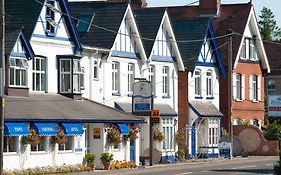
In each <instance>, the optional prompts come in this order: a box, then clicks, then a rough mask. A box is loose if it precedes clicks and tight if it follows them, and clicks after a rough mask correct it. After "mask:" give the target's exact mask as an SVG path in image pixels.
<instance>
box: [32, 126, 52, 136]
mask: <svg viewBox="0 0 281 175" xmlns="http://www.w3.org/2000/svg"><path fill="white" fill-rule="evenodd" d="M31 127H32V128H33V129H35V130H36V132H37V134H38V135H39V136H53V135H57V128H56V124H54V123H33V124H32V125H31Z"/></svg>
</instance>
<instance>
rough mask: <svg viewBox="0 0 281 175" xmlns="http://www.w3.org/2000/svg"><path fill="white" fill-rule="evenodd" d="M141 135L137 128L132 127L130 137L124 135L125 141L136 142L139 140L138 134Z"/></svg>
mask: <svg viewBox="0 0 281 175" xmlns="http://www.w3.org/2000/svg"><path fill="white" fill-rule="evenodd" d="M138 133H139V130H138V128H137V127H135V126H130V127H129V134H128V135H124V140H125V141H127V140H129V139H130V140H135V139H137V138H138V136H137V134H138Z"/></svg>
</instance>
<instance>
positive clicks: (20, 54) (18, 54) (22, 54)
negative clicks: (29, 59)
mask: <svg viewBox="0 0 281 175" xmlns="http://www.w3.org/2000/svg"><path fill="white" fill-rule="evenodd" d="M10 56H14V57H26V55H25V54H24V53H19V52H11V53H10Z"/></svg>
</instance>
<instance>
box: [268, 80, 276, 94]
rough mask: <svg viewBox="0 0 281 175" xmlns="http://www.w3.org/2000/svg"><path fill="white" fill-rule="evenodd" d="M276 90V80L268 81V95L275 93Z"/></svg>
mask: <svg viewBox="0 0 281 175" xmlns="http://www.w3.org/2000/svg"><path fill="white" fill-rule="evenodd" d="M275 91H276V82H275V81H274V80H269V81H268V82H267V93H268V95H273V94H275Z"/></svg>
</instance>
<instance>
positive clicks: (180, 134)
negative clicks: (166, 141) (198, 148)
mask: <svg viewBox="0 0 281 175" xmlns="http://www.w3.org/2000/svg"><path fill="white" fill-rule="evenodd" d="M185 130H186V129H179V130H178V131H177V133H176V141H177V142H178V143H181V144H183V143H185V141H186V132H185Z"/></svg>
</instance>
